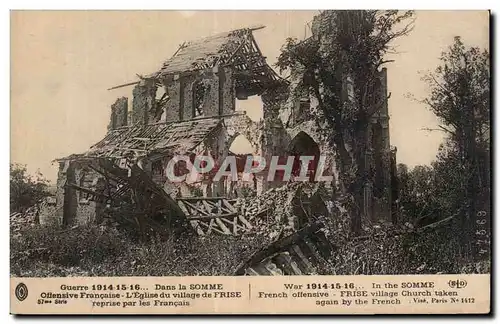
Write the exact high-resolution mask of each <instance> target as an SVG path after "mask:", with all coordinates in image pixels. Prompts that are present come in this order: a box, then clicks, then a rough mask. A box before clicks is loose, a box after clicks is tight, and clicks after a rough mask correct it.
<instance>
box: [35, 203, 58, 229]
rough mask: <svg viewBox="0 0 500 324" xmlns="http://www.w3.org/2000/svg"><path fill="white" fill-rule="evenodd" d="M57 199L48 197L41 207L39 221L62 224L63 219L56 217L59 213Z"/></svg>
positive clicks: (56, 224) (46, 223)
mask: <svg viewBox="0 0 500 324" xmlns="http://www.w3.org/2000/svg"><path fill="white" fill-rule="evenodd" d="M56 206H57V200H56V198H55V197H46V198H45V199H44V200H43V202H42V203H41V204H40V207H39V216H38V217H39V222H40V224H42V225H55V226H60V225H61V221H60V220H59V219H58V218H56V217H55V215H56V213H57V207H56Z"/></svg>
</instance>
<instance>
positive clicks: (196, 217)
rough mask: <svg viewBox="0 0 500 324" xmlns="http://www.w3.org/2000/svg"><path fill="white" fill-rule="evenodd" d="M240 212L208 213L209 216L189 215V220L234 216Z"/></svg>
mask: <svg viewBox="0 0 500 324" xmlns="http://www.w3.org/2000/svg"><path fill="white" fill-rule="evenodd" d="M237 215H238V214H222V215H214V214H212V215H208V216H188V219H189V220H209V219H216V218H221V217H222V218H225V217H234V216H237Z"/></svg>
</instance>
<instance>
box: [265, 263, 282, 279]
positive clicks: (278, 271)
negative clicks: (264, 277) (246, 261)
mask: <svg viewBox="0 0 500 324" xmlns="http://www.w3.org/2000/svg"><path fill="white" fill-rule="evenodd" d="M265 267H266V269H267V270H269V272H271V273H272V275H273V276H282V275H283V270H281V269H280V268H278V266H277V265H276V264H275V263H274V262H272V261H270V262H268V263H267V264H266V265H265Z"/></svg>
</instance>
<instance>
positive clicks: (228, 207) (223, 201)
mask: <svg viewBox="0 0 500 324" xmlns="http://www.w3.org/2000/svg"><path fill="white" fill-rule="evenodd" d="M222 203H223V204H224V206H226V208H227V209H229V211H231V212H233V213H237V212H238V211H237V210H236V208H234V206H233V205H231V203H230V202H229V201H227V200H226V199H223V200H222Z"/></svg>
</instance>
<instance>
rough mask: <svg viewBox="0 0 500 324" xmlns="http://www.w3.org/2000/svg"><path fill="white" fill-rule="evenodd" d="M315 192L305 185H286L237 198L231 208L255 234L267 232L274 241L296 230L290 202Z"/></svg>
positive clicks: (295, 213) (296, 224)
mask: <svg viewBox="0 0 500 324" xmlns="http://www.w3.org/2000/svg"><path fill="white" fill-rule="evenodd" d="M315 190H316V188H315V187H314V185H311V184H309V183H300V182H290V183H287V184H285V185H283V186H281V187H277V188H271V189H269V190H267V191H265V192H263V193H262V194H260V195H257V196H254V197H251V198H238V199H237V202H236V204H235V207H237V208H238V209H239V211H240V213H241V215H243V216H244V217H245V218H246V219H247V220H248V221H249V222H251V223H252V225H253V226H254V229H255V230H256V231H259V232H267V234H268V235H269V237H270V238H271V239H275V238H279V237H283V236H286V235H289V234H291V233H293V232H294V231H296V230H297V227H298V215H297V210H296V208H295V207H296V205H295V204H294V201H295V200H296V199H297V198H299V197H302V196H305V197H311V195H312V194H313V193H314V192H315Z"/></svg>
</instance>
